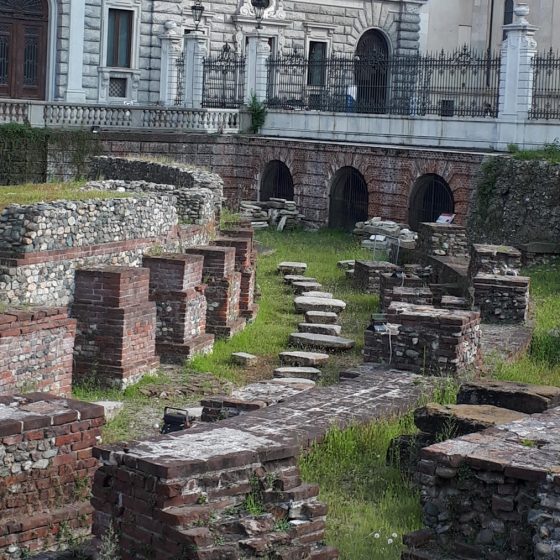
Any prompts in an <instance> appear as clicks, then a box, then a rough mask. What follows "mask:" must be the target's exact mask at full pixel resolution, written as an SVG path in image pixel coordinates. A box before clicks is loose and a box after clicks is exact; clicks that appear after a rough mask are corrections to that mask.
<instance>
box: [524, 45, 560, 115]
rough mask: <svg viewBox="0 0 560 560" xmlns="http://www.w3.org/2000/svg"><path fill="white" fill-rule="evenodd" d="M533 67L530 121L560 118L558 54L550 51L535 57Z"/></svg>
mask: <svg viewBox="0 0 560 560" xmlns="http://www.w3.org/2000/svg"><path fill="white" fill-rule="evenodd" d="M532 67H533V101H532V107H531V110H530V111H529V118H530V119H558V118H560V54H559V53H557V52H554V51H553V50H552V49H550V50H549V51H548V52H545V53H539V54H537V55H535V57H534V58H533V61H532Z"/></svg>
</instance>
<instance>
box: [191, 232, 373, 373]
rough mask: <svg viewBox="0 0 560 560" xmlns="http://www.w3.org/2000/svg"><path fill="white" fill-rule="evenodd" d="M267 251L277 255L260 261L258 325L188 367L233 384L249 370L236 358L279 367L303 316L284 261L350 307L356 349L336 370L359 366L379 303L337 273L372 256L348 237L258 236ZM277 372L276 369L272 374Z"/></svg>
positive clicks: (346, 324) (345, 321)
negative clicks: (298, 264) (284, 274)
mask: <svg viewBox="0 0 560 560" xmlns="http://www.w3.org/2000/svg"><path fill="white" fill-rule="evenodd" d="M257 239H258V241H260V242H261V243H262V244H263V245H264V246H265V247H270V248H273V249H275V252H274V254H272V255H268V256H259V261H258V268H257V283H258V285H259V288H260V290H261V294H262V297H261V299H260V301H259V305H260V309H259V314H258V316H257V319H256V320H255V322H254V323H252V324H251V325H248V326H247V328H246V329H245V330H244V331H243V332H241V333H239V334H237V335H236V336H234V337H233V338H232V339H231V340H220V341H218V342H216V344H215V346H214V351H213V352H212V354H209V355H207V356H199V357H196V358H194V359H193V360H192V361H191V362H190V363H189V364H188V365H187V366H186V367H187V368H189V369H192V370H194V371H199V372H206V371H211V372H212V373H214V374H215V375H217V376H218V377H221V378H224V379H228V380H230V381H233V382H234V383H242V382H245V381H246V370H244V369H243V368H241V367H239V366H235V365H233V364H232V363H231V354H232V352H249V353H251V354H256V355H257V356H259V357H260V358H261V360H262V361H263V362H264V363H266V364H269V365H270V364H277V363H278V354H279V353H280V352H282V351H283V350H286V348H287V347H288V337H289V335H290V333H292V332H295V331H297V324H298V322H301V321H303V316H302V315H296V314H295V313H294V304H293V299H294V294H293V292H292V290H291V289H290V288H289V287H288V286H286V285H284V284H283V283H282V279H281V276H279V275H278V274H277V273H276V267H277V265H278V263H280V262H281V261H285V260H289V261H303V262H306V263H307V265H308V268H307V276H309V277H313V278H316V279H317V281H318V282H320V283H321V284H322V285H323V289H324V290H325V291H329V292H333V293H334V295H335V297H337V298H340V299H342V300H344V301H345V302H346V303H347V304H348V306H347V308H346V310H345V311H344V313H343V314H342V316H341V325H342V333H343V336H347V337H349V338H354V339H355V340H356V348H355V349H354V350H353V351H352V352H349V353H345V354H343V355H338V356H333V357H332V359H331V362H332V363H331V365H330V367H331V368H335V369H338V368H339V367H344V366H347V365H350V364H353V363H356V361H357V358H358V361H360V356H361V351H362V348H363V336H364V329H365V327H366V325H367V324H368V321H369V317H370V315H371V313H374V312H375V311H376V310H377V306H378V298H377V297H376V296H372V295H368V294H360V293H357V292H355V291H354V290H353V289H352V286H351V282H350V281H349V280H347V279H346V277H345V275H344V272H343V271H341V270H339V269H338V268H337V267H336V263H337V262H338V261H339V260H344V259H354V258H358V259H367V258H371V252H370V251H366V250H364V249H362V248H361V247H360V245H359V243H358V241H357V240H356V239H355V238H353V237H351V236H350V235H348V234H347V233H343V232H336V231H329V230H324V231H321V232H282V233H280V232H259V233H258V235H257ZM269 369H270V372H272V366H271V367H270V368H269Z"/></svg>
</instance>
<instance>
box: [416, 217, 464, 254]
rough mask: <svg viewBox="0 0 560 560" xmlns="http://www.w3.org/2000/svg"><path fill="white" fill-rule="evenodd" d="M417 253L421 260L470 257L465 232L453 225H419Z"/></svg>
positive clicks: (460, 227) (425, 223)
mask: <svg viewBox="0 0 560 560" xmlns="http://www.w3.org/2000/svg"><path fill="white" fill-rule="evenodd" d="M416 248H417V252H418V253H419V254H420V255H422V257H423V258H428V257H431V256H434V257H455V258H461V259H462V258H464V259H468V258H469V256H470V254H469V253H470V251H469V243H468V240H467V232H466V230H465V228H464V227H462V226H458V225H455V224H436V223H427V222H424V223H421V224H420V225H419V226H418V242H417V245H416Z"/></svg>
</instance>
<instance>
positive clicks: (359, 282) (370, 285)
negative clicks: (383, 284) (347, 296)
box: [353, 261, 399, 294]
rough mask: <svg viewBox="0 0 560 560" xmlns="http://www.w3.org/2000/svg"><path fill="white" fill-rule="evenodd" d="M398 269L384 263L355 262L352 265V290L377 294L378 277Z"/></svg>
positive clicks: (394, 265)
mask: <svg viewBox="0 0 560 560" xmlns="http://www.w3.org/2000/svg"><path fill="white" fill-rule="evenodd" d="M398 268H399V267H398V266H397V265H396V264H393V263H390V262H386V261H356V264H355V265H354V279H353V284H354V288H356V289H357V290H360V291H362V292H365V293H366V294H377V293H379V284H380V276H381V275H382V274H385V273H390V272H394V271H395V270H397V269H398Z"/></svg>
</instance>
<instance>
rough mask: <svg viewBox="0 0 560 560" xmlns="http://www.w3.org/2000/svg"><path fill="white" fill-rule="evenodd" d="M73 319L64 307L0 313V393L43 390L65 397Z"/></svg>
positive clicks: (68, 389)
mask: <svg viewBox="0 0 560 560" xmlns="http://www.w3.org/2000/svg"><path fill="white" fill-rule="evenodd" d="M75 332H76V321H75V320H74V319H70V318H68V312H67V309H66V308H64V307H61V308H58V307H46V308H30V309H25V310H21V309H12V310H7V311H5V312H4V313H1V314H0V395H7V394H12V393H15V392H18V391H21V392H28V391H45V392H49V393H54V394H56V395H60V396H69V395H70V392H71V390H72V350H73V348H74V335H75Z"/></svg>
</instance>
